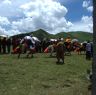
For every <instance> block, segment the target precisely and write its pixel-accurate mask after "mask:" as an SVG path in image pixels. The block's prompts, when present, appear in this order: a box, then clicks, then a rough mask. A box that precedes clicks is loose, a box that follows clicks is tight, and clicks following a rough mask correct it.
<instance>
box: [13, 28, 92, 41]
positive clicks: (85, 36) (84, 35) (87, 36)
mask: <svg viewBox="0 0 96 95" xmlns="http://www.w3.org/2000/svg"><path fill="white" fill-rule="evenodd" d="M31 34H32V35H33V36H35V37H37V38H39V39H40V40H43V39H44V38H47V39H50V38H67V37H68V36H69V37H71V38H72V39H74V38H75V39H78V40H79V41H85V40H91V41H92V39H93V34H92V33H88V32H82V31H77V32H60V33H57V34H54V35H53V34H49V33H48V32H46V31H44V30H42V29H39V30H37V31H33V32H30V33H24V34H19V35H15V36H12V37H19V38H21V37H24V36H26V35H31Z"/></svg>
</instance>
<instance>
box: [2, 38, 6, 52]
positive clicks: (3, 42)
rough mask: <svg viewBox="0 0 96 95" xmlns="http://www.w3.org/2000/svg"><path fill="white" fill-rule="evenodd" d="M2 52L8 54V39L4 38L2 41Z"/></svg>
mask: <svg viewBox="0 0 96 95" xmlns="http://www.w3.org/2000/svg"><path fill="white" fill-rule="evenodd" d="M2 50H3V54H5V53H6V38H5V37H4V38H3V39H2Z"/></svg>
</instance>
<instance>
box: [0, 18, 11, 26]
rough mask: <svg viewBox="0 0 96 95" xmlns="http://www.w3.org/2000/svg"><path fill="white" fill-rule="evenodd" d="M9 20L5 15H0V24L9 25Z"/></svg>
mask: <svg viewBox="0 0 96 95" xmlns="http://www.w3.org/2000/svg"><path fill="white" fill-rule="evenodd" d="M9 24H10V21H9V20H8V18H7V17H1V16H0V25H9Z"/></svg>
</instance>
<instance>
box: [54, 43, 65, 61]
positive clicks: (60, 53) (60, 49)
mask: <svg viewBox="0 0 96 95" xmlns="http://www.w3.org/2000/svg"><path fill="white" fill-rule="evenodd" d="M56 56H57V60H58V62H60V59H62V61H63V63H64V44H63V43H62V42H59V43H58V44H57V46H56Z"/></svg>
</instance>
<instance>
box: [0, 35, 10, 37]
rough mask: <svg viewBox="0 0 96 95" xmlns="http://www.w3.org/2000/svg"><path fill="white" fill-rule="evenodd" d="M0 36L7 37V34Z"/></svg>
mask: <svg viewBox="0 0 96 95" xmlns="http://www.w3.org/2000/svg"><path fill="white" fill-rule="evenodd" d="M0 37H8V35H0Z"/></svg>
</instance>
